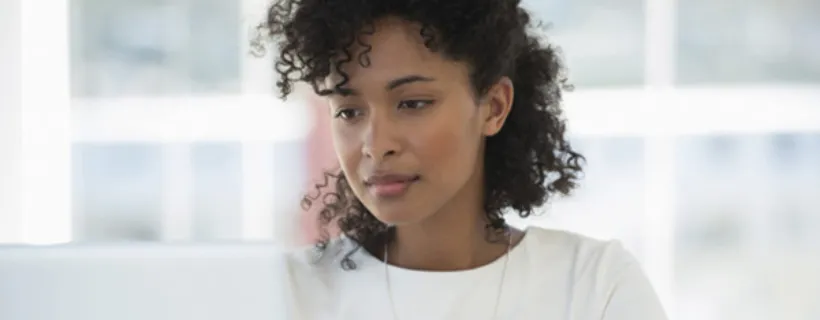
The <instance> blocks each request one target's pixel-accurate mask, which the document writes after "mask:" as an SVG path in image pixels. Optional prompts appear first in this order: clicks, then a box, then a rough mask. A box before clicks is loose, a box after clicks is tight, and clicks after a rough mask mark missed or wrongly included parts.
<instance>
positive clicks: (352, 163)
mask: <svg viewBox="0 0 820 320" xmlns="http://www.w3.org/2000/svg"><path fill="white" fill-rule="evenodd" d="M349 131H350V130H346V129H345V128H342V127H338V126H331V132H330V136H331V140H332V141H333V150H334V151H335V152H336V158H337V159H338V160H339V165H341V167H342V170H344V172H345V174H346V175H355V174H356V172H355V169H356V167H357V166H358V162H359V161H360V158H361V151H360V150H361V149H360V148H359V147H358V144H357V143H356V141H354V140H353V137H354V135H353V134H352V133H351V132H349Z"/></svg>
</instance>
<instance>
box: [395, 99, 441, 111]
mask: <svg viewBox="0 0 820 320" xmlns="http://www.w3.org/2000/svg"><path fill="white" fill-rule="evenodd" d="M432 103H433V100H402V101H401V102H399V109H411V110H413V109H422V108H424V107H427V106H429V105H431V104H432Z"/></svg>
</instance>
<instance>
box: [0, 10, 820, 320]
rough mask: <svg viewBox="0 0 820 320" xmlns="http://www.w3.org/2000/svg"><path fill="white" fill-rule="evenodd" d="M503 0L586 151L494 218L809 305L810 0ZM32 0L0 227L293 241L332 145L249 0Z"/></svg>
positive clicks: (814, 174)
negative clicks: (547, 62)
mask: <svg viewBox="0 0 820 320" xmlns="http://www.w3.org/2000/svg"><path fill="white" fill-rule="evenodd" d="M524 2H525V3H526V6H527V7H528V8H529V9H530V10H531V11H532V12H533V13H534V14H535V15H536V16H537V17H538V18H540V19H542V20H544V21H545V22H547V23H549V24H550V25H551V27H550V29H549V30H548V33H547V35H548V37H549V38H550V39H551V41H552V42H553V43H555V44H557V45H558V46H560V47H561V48H562V49H563V53H564V55H565V59H566V61H567V63H568V65H569V70H570V71H569V75H570V80H571V82H572V83H573V84H574V85H575V88H576V89H575V90H574V91H573V92H572V93H570V94H568V95H567V97H566V110H567V116H568V119H569V126H570V133H571V135H572V138H573V140H574V143H575V146H576V147H577V148H578V149H580V150H581V151H582V152H583V153H584V154H585V155H586V157H587V160H588V167H587V170H586V175H585V179H584V180H583V183H582V188H581V189H580V191H579V192H577V194H575V195H574V196H573V197H571V198H567V199H561V200H557V201H555V202H554V203H551V204H549V205H548V206H546V207H545V208H544V210H543V211H544V213H543V214H542V215H541V216H539V217H536V218H534V219H529V220H527V221H518V220H517V219H512V220H513V221H514V222H515V223H517V224H534V225H541V226H547V227H553V228H563V229H568V230H573V231H577V232H580V233H583V234H586V235H590V236H594V237H599V238H618V239H622V240H623V241H624V243H625V244H626V245H627V246H628V247H629V248H630V249H631V250H632V251H633V252H635V254H636V255H637V256H638V257H639V259H640V260H641V261H642V262H643V263H644V266H645V269H646V271H647V273H648V274H649V276H650V278H651V279H652V281H653V283H654V284H655V285H656V287H657V288H658V291H659V294H660V295H661V297H662V299H663V300H664V303H665V305H666V306H667V308H668V309H669V312H670V314H671V316H672V318H673V319H677V320H712V319H715V320H717V319H744V320H754V319H820V305H818V304H817V297H818V296H820V272H818V270H820V1H817V0H789V1H777V0H745V1H740V0H722V1H707V0H678V1H675V0H643V1H642V0H611V1H594V0H573V1H570V0H529V1H524ZM38 3H39V2H38ZM48 3H49V5H51V6H52V7H50V8H49V9H48V10H41V9H40V8H37V7H35V6H34V5H32V4H31V3H28V4H27V3H26V2H23V1H22V0H12V1H8V2H4V3H3V4H2V5H0V11H6V13H3V14H4V16H3V17H5V18H8V19H0V20H4V21H6V22H4V23H9V22H11V23H9V25H11V28H14V27H15V26H16V27H17V29H10V30H12V31H9V32H6V31H5V30H4V36H3V38H0V48H3V49H0V51H5V52H4V53H3V55H4V56H3V57H4V59H0V60H5V61H20V63H19V64H12V63H9V62H6V63H5V64H3V65H2V66H3V67H4V68H6V67H8V68H15V70H16V71H17V72H16V73H14V72H11V73H7V72H6V71H3V73H4V74H6V76H4V77H3V78H1V79H2V80H3V82H0V84H2V85H3V87H4V89H3V90H9V92H10V93H13V92H12V91H11V90H17V91H19V93H17V96H16V97H17V99H16V100H14V99H12V100H8V102H9V103H8V104H7V105H6V106H4V108H5V107H8V108H6V109H5V111H10V112H11V113H8V114H10V115H14V116H15V117H6V120H3V121H7V122H3V125H2V126H0V135H2V136H5V137H6V138H4V139H5V140H0V154H4V155H12V157H7V156H3V158H4V159H3V160H0V161H2V162H0V173H2V175H0V176H2V177H4V178H3V180H4V182H3V188H0V243H6V244H30V245H38V244H60V243H69V242H73V243H107V244H110V243H132V242H162V243H166V242H189V243H190V242H193V243H213V242H258V241H264V242H276V243H286V244H299V243H307V242H309V241H310V239H311V238H312V237H313V236H314V232H315V229H314V228H315V227H314V222H313V220H314V217H313V216H312V215H311V213H305V212H302V210H301V209H300V207H299V199H300V196H301V195H302V193H303V192H304V191H306V190H309V189H310V186H311V182H312V181H314V180H316V179H317V178H318V177H319V172H320V171H321V169H323V168H329V167H332V166H333V165H334V160H335V159H334V155H333V153H332V150H331V147H330V145H329V141H328V139H327V138H328V137H327V132H326V131H325V130H324V121H326V120H327V119H326V114H325V111H324V110H323V108H324V106H323V105H322V101H321V100H320V99H317V98H315V97H313V96H312V95H311V94H310V93H309V92H307V91H301V92H298V93H297V95H296V96H295V97H292V98H289V99H288V100H287V101H280V100H278V99H276V98H275V97H274V96H273V94H272V88H273V81H274V80H273V75H272V73H271V72H270V70H271V63H270V61H269V60H270V56H268V57H266V58H265V59H257V58H253V57H252V56H251V55H249V54H248V51H249V50H250V48H249V45H248V43H249V37H250V36H252V32H251V31H252V29H253V27H254V26H255V25H256V24H257V23H258V22H259V21H260V19H261V18H262V16H263V15H264V6H265V4H266V1H264V0H238V1H224V0H105V1H103V0H72V1H66V0H61V1H48ZM3 9H8V10H3ZM12 11H14V12H20V14H19V15H17V16H14V14H13V13H11V16H7V15H9V14H10V13H9V12H12ZM14 18H16V20H14ZM12 21H13V22H12ZM15 23H16V24H15ZM5 26H6V25H4V27H5ZM9 52H12V53H9ZM7 55H8V56H7ZM5 58H9V59H5ZM14 59H17V60H14ZM10 70H11V69H10ZM4 93H5V91H4ZM8 96H10V95H7V97H8ZM0 118H2V117H0ZM9 119H20V122H19V123H17V124H15V123H13V122H14V121H11V122H8V121H9ZM14 155H19V156H17V157H16V158H15V157H14ZM6 177H8V178H6ZM13 177H17V178H16V179H15V178H13ZM44 199H47V200H44ZM3 202H5V204H3Z"/></svg>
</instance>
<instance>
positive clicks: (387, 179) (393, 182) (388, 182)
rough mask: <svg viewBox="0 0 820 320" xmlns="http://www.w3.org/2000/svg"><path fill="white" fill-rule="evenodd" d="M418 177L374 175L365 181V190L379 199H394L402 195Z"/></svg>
mask: <svg viewBox="0 0 820 320" xmlns="http://www.w3.org/2000/svg"><path fill="white" fill-rule="evenodd" d="M419 178H420V177H419V176H418V175H399V174H387V175H376V176H372V177H370V178H368V179H366V180H365V182H364V184H365V186H366V187H367V189H368V190H369V191H370V192H371V193H372V194H373V195H374V196H376V197H379V198H395V197H399V196H402V195H404V194H405V193H406V192H407V190H408V189H409V188H410V186H411V185H412V184H413V183H415V182H416V181H418V180H419Z"/></svg>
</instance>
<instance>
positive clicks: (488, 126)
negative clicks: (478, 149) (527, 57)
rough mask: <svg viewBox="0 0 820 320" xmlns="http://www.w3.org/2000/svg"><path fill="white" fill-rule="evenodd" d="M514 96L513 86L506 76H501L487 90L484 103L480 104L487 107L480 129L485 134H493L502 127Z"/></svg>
mask: <svg viewBox="0 0 820 320" xmlns="http://www.w3.org/2000/svg"><path fill="white" fill-rule="evenodd" d="M514 96H515V88H514V87H513V83H512V80H510V78H508V77H502V78H501V79H500V80H498V82H497V83H496V84H495V85H493V86H492V87H491V88H490V90H489V91H487V95H485V96H484V104H485V105H484V106H482V107H484V108H487V112H485V113H484V115H485V116H484V128H483V130H482V131H483V133H484V135H485V136H488V137H489V136H494V135H496V134H497V133H498V132H499V131H501V128H502V127H504V122H505V121H507V116H508V115H509V114H510V110H511V109H512V104H513V98H514Z"/></svg>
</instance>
